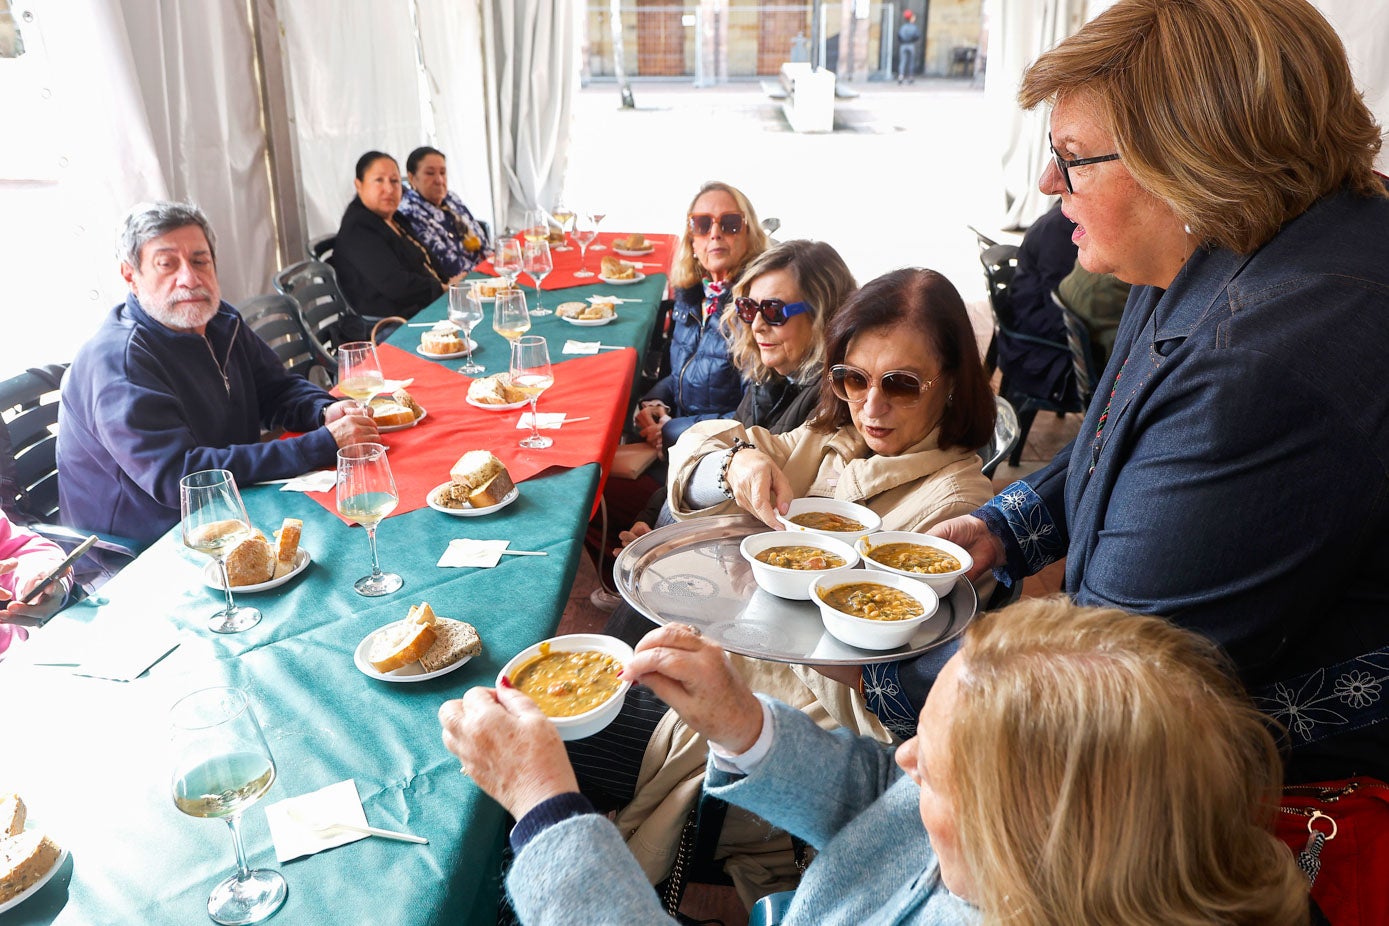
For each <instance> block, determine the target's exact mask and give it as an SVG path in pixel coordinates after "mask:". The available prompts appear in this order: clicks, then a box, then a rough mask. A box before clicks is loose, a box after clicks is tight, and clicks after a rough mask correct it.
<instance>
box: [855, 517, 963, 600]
mask: <svg viewBox="0 0 1389 926" xmlns="http://www.w3.org/2000/svg"><path fill="white" fill-rule="evenodd" d="M855 549H856V550H858V552H859V555H861V556H862V557H863V561H864V564H865V565H866V566H867V567H868V568H869V569H883V570H886V571H888V572H894V573H896V574H898V575H903V576H911V577H912V578H913V579H917V580H919V581H921V582H925V583H926V584H927V585H929V586H931V588H932V589H933V590H935V592H936V594H938V595H944V594H946V593H947V592H949V591H950V589H952V588H954V586H955V582H956V580H958V579H959V578H960V577H961V576H962V575H964V574H965V573H966V572H968V571H969V570H970V569H971V568H972V567H973V566H974V559H973V557H971V556H970V555H969V553H968V552H967V551H966V550H965V548H964V547H961V546H959V545H957V544H954V543H951V542H950V541H948V540H944V539H942V538H940V537H932V536H931V535H929V534H917V533H913V532H911V531H882V532H880V533H877V534H870V535H868V536H867V537H864V538H863V539H861V540H859V541H858V543H857V544H855Z"/></svg>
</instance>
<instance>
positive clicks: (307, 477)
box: [280, 469, 338, 492]
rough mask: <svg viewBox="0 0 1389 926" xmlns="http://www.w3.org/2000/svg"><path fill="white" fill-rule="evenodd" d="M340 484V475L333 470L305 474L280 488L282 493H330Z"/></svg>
mask: <svg viewBox="0 0 1389 926" xmlns="http://www.w3.org/2000/svg"><path fill="white" fill-rule="evenodd" d="M337 484H338V474H337V472H336V471H334V470H331V469H320V470H315V471H314V472H312V473H305V474H304V475H302V476H296V477H294V478H293V479H291V480H289V481H288V482H286V483H285V484H284V485H282V486H280V491H281V492H330V491H332V489H333V487H334V486H336V485H337Z"/></svg>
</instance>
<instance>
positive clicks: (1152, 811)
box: [947, 597, 1307, 926]
mask: <svg viewBox="0 0 1389 926" xmlns="http://www.w3.org/2000/svg"><path fill="white" fill-rule="evenodd" d="M961 656H962V662H963V666H962V671H961V674H960V683H959V694H958V700H957V702H956V706H955V710H954V713H953V716H952V722H951V726H950V732H949V743H950V769H949V772H948V773H947V778H948V781H949V782H950V783H951V784H952V786H953V791H954V794H953V799H954V801H955V811H956V814H957V818H958V819H959V821H960V836H959V839H960V851H961V854H962V856H963V858H964V860H965V864H966V865H967V866H968V868H969V872H970V874H971V875H972V877H973V879H974V886H975V891H976V896H974V897H973V898H972V900H974V901H975V902H976V903H977V904H978V905H979V906H980V907H981V909H983V910H984V912H985V922H987V923H991V924H1002V923H1007V924H1009V926H1014V924H1017V926H1038V924H1056V926H1061V924H1074V923H1112V924H1126V926H1127V924H1159V923H1160V924H1165V926H1171V924H1197V923H1201V924H1209V923H1212V922H1221V923H1229V924H1236V923H1239V924H1250V926H1253V924H1261V926H1262V924H1278V926H1281V924H1294V923H1305V922H1306V920H1307V882H1306V879H1305V878H1303V877H1302V875H1301V874H1300V873H1299V872H1298V870H1297V868H1296V866H1295V865H1294V864H1293V859H1292V854H1291V853H1290V852H1289V851H1288V849H1287V848H1286V847H1285V846H1284V845H1283V844H1282V843H1280V842H1278V841H1277V840H1276V839H1275V838H1274V836H1273V835H1272V826H1273V817H1274V814H1275V813H1276V809H1277V801H1278V794H1279V788H1280V785H1281V776H1282V769H1281V765H1280V763H1279V758H1278V751H1277V747H1276V746H1275V745H1274V740H1273V736H1272V734H1271V732H1270V730H1269V724H1270V721H1269V720H1268V718H1266V717H1264V716H1263V715H1262V714H1260V713H1258V712H1257V711H1256V710H1255V709H1254V707H1253V705H1252V704H1251V703H1250V701H1249V698H1248V697H1247V696H1246V695H1245V693H1244V691H1243V689H1242V688H1241V687H1240V685H1239V683H1238V682H1237V681H1236V680H1235V678H1234V676H1233V674H1232V672H1231V667H1230V665H1229V662H1228V660H1227V659H1226V658H1225V657H1224V655H1223V654H1222V653H1221V652H1220V650H1219V649H1218V648H1217V647H1216V645H1215V644H1214V643H1213V642H1211V641H1210V640H1208V639H1206V638H1204V637H1200V636H1197V635H1196V634H1193V633H1191V632H1189V631H1186V630H1182V629H1180V628H1178V627H1176V626H1174V625H1172V624H1170V623H1168V622H1167V621H1164V620H1160V619H1158V618H1152V617H1139V616H1136V615H1132V614H1127V613H1125V612H1123V611H1117V610H1101V609H1097V608H1081V607H1077V606H1076V605H1073V604H1071V603H1070V602H1069V601H1068V600H1067V599H1065V598H1064V597H1056V598H1049V599H1029V600H1026V601H1023V602H1020V603H1019V604H1016V605H1014V606H1013V607H1010V608H1008V609H1006V610H1004V611H1000V612H997V613H994V614H988V615H985V616H984V617H982V618H981V619H980V620H979V621H977V622H976V623H975V624H973V625H972V626H971V627H970V628H969V630H968V631H967V632H966V635H965V638H964V643H963V645H962V647H961Z"/></svg>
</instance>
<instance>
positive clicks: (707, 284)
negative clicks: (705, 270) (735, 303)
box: [704, 280, 728, 318]
mask: <svg viewBox="0 0 1389 926" xmlns="http://www.w3.org/2000/svg"><path fill="white" fill-rule="evenodd" d="M727 291H728V281H727V280H719V281H718V282H715V281H713V280H705V281H704V316H705V317H706V318H707V317H709V316H710V315H713V314H714V313H716V312H718V310H719V300H720V299H721V298H723V294H724V293H725V292H727Z"/></svg>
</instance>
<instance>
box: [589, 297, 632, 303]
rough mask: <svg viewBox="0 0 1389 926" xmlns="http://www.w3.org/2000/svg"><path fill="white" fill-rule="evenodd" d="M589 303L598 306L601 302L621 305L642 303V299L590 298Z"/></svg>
mask: <svg viewBox="0 0 1389 926" xmlns="http://www.w3.org/2000/svg"><path fill="white" fill-rule="evenodd" d="M588 301H589V302H592V303H593V304H594V305H597V304H598V303H600V302H607V303H612V304H621V303H624V302H641V300H640V299H619V298H618V297H617V296H589V297H588Z"/></svg>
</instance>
